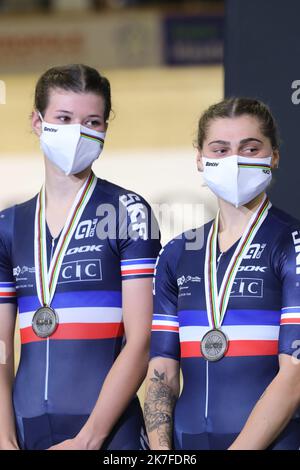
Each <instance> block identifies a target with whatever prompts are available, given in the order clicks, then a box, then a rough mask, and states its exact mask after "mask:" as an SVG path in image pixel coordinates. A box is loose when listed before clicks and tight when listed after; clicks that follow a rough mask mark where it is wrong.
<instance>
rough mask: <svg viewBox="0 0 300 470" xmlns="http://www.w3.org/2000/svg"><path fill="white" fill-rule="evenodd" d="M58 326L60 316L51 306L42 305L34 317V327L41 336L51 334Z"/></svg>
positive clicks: (45, 336)
mask: <svg viewBox="0 0 300 470" xmlns="http://www.w3.org/2000/svg"><path fill="white" fill-rule="evenodd" d="M57 326H58V316H57V313H56V312H55V310H53V308H51V307H47V306H46V307H40V308H39V309H38V310H37V311H36V312H35V314H34V316H33V319H32V329H33V331H34V332H35V334H36V335H37V336H39V337H40V338H48V337H49V336H51V335H52V334H53V333H54V332H55V330H56V328H57Z"/></svg>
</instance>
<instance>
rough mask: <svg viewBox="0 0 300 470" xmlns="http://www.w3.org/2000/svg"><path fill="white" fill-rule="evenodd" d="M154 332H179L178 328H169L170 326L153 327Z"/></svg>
mask: <svg viewBox="0 0 300 470" xmlns="http://www.w3.org/2000/svg"><path fill="white" fill-rule="evenodd" d="M153 330H163V331H166V330H168V331H179V327H178V326H169V325H152V331H153Z"/></svg>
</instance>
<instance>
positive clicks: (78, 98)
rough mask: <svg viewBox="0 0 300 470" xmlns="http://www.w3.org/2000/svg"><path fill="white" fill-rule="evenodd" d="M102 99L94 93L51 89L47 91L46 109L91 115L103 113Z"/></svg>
mask: <svg viewBox="0 0 300 470" xmlns="http://www.w3.org/2000/svg"><path fill="white" fill-rule="evenodd" d="M104 105H105V103H104V99H103V97H102V96H101V95H97V94H96V93H91V92H88V93H79V92H74V91H71V90H63V89H61V88H52V89H50V91H49V97H48V109H51V110H53V111H55V110H58V109H60V110H65V111H70V112H74V111H79V110H80V111H81V112H82V113H87V114H93V113H95V114H96V113H97V114H99V113H101V112H102V113H103V112H104Z"/></svg>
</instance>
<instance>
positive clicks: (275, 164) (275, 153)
mask: <svg viewBox="0 0 300 470" xmlns="http://www.w3.org/2000/svg"><path fill="white" fill-rule="evenodd" d="M279 159H280V157H279V151H278V150H274V151H273V155H272V162H271V167H272V170H275V169H276V168H278V167H279Z"/></svg>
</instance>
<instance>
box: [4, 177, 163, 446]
mask: <svg viewBox="0 0 300 470" xmlns="http://www.w3.org/2000/svg"><path fill="white" fill-rule="evenodd" d="M36 203H37V196H36V197H34V198H33V199H31V200H29V201H27V202H25V203H23V204H19V205H15V206H13V207H11V208H9V209H6V210H4V211H2V212H1V213H0V302H1V303H2V304H4V303H15V304H16V306H17V307H18V310H19V324H20V334H21V343H22V347H21V359H20V365H19V368H18V371H17V375H16V379H15V383H14V387H13V405H14V410H15V418H16V427H17V434H18V440H19V444H20V447H21V448H23V449H46V448H48V447H50V446H51V445H54V444H57V443H59V442H62V441H64V440H66V439H70V438H73V437H75V436H76V434H77V433H78V432H79V431H80V430H81V428H82V426H83V425H84V423H85V422H86V421H87V419H88V417H89V415H90V414H91V412H92V410H93V408H94V406H95V404H96V401H97V399H98V396H99V393H100V391H101V387H102V384H103V382H104V380H105V378H106V376H107V374H108V372H109V370H110V369H111V367H112V365H113V363H114V361H115V359H116V358H117V356H118V355H119V353H120V351H121V349H122V346H123V345H124V343H125V337H124V325H123V319H122V291H121V290H122V281H123V280H125V281H128V280H130V279H137V278H145V277H153V272H154V265H155V261H156V258H157V255H158V253H159V250H160V248H161V246H160V241H159V234H158V236H156V237H151V233H154V232H155V230H156V232H155V233H156V234H157V233H158V228H157V223H156V221H155V218H153V217H151V208H150V206H149V205H148V204H147V202H146V201H145V200H144V199H142V198H141V197H140V196H139V195H137V194H135V193H132V192H130V191H128V190H125V189H123V188H121V187H119V186H117V185H115V184H113V183H110V182H108V181H106V180H102V179H99V178H98V179H97V183H96V185H95V188H94V190H93V193H92V195H91V198H90V200H89V201H88V203H87V205H86V206H85V208H84V211H83V213H82V216H81V219H80V220H79V223H78V225H77V228H76V230H75V232H74V235H73V236H72V238H71V241H70V244H69V246H68V248H67V251H66V252H65V255H64V258H63V261H62V265H61V270H60V273H59V277H58V283H57V288H56V291H55V294H54V297H53V300H52V303H51V307H53V308H54V309H55V311H56V312H57V314H58V318H59V324H58V327H57V329H56V331H55V332H54V333H53V335H52V336H50V337H49V338H41V337H39V336H37V335H36V334H35V332H34V331H33V329H32V319H33V315H34V313H35V311H36V310H37V309H38V308H39V307H41V305H40V303H39V299H38V296H37V289H36V279H35V261H34V242H33V241H34V220H35V211H36ZM108 206H109V207H110V208H111V207H112V208H113V209H114V211H113V212H114V213H115V215H116V222H117V224H116V227H115V236H114V235H113V234H111V235H110V236H108V237H106V238H105V237H103V239H102V238H99V235H98V234H99V228H100V225H101V224H102V225H101V227H102V229H103V230H104V231H105V227H106V225H107V224H109V223H110V222H112V223H113V222H114V221H113V220H110V219H108V215H107V208H108ZM110 217H111V216H110ZM99 224H100V225H99ZM111 227H113V225H111ZM112 230H113V229H112ZM129 232H130V234H131V236H128V233H129ZM126 234H127V235H126ZM57 240H58V239H52V237H51V234H50V231H49V229H48V227H47V226H46V247H47V258H48V266H49V263H50V261H51V257H52V255H53V251H54V250H55V247H56V244H57ZM137 321H138V318H137ZM145 436H146V433H145V428H144V421H143V416H142V411H141V407H140V404H139V400H138V398H137V397H134V398H133V399H132V401H131V403H130V404H129V406H128V408H127V409H126V411H125V412H124V414H123V416H122V417H121V418H120V419H119V421H118V422H117V424H116V425H115V427H114V428H113V430H112V432H111V433H110V435H109V437H108V438H107V439H106V441H105V443H104V445H103V447H102V448H103V449H109V450H115V449H146V448H147V439H146V437H145Z"/></svg>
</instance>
